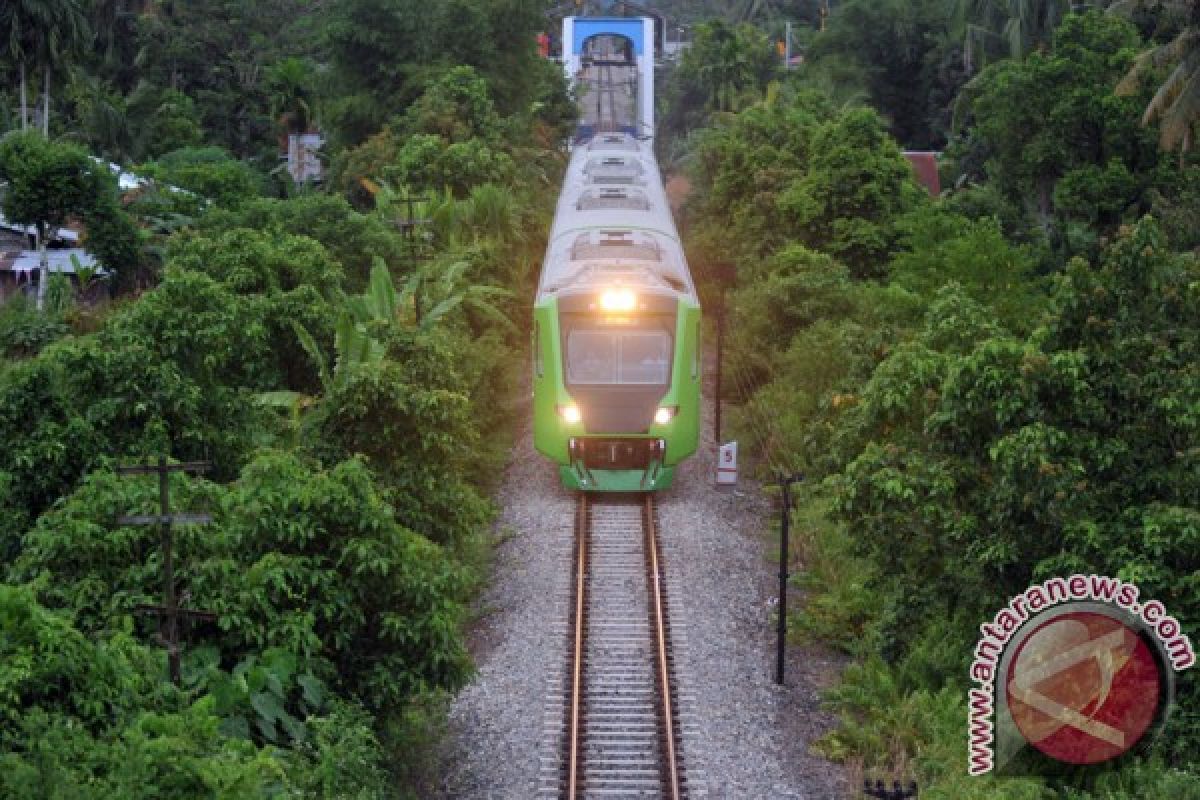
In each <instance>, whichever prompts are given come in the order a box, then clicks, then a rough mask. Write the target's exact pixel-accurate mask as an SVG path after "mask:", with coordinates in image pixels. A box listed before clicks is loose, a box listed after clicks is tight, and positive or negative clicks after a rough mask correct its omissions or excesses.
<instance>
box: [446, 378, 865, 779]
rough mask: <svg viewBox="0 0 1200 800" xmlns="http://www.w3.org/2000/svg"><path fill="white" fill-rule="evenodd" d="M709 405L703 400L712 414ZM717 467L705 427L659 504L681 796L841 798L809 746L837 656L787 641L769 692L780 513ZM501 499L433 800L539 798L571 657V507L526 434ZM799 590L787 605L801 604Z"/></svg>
mask: <svg viewBox="0 0 1200 800" xmlns="http://www.w3.org/2000/svg"><path fill="white" fill-rule="evenodd" d="M711 373H712V371H711V370H709V374H711ZM707 388H708V387H706V389H707ZM711 408H712V403H711V391H706V403H705V412H706V417H707V416H708V415H710V414H711ZM525 418H526V419H527V418H528V414H526V415H525ZM715 460H716V447H715V444H714V442H713V441H712V425H711V420H706V424H705V428H704V434H703V436H702V441H701V446H700V450H699V452H698V453H697V455H696V457H694V458H693V459H691V460H690V461H688V462H687V463H685V465H684V466H683V467H681V469H680V470H679V472H678V473H677V475H676V482H675V487H674V488H673V489H671V490H670V491H667V492H664V493H661V494H660V496H659V498H658V510H659V523H660V536H661V537H662V539H661V541H662V550H663V560H664V568H665V570H666V575H667V583H668V587H669V589H670V590H671V591H672V592H673V594H672V595H671V597H670V602H671V603H672V607H673V609H674V611H673V613H672V617H673V619H674V620H676V623H675V624H676V625H678V620H679V619H680V618H682V620H683V631H682V632H681V633H682V638H683V639H684V640H685V641H686V650H685V651H684V656H683V657H684V659H685V663H684V664H683V665H682V669H681V673H682V675H683V678H684V685H682V686H681V687H680V691H681V693H683V694H685V695H687V697H688V703H687V704H686V708H685V712H686V713H687V717H688V721H687V722H686V724H685V734H684V743H683V747H684V757H685V759H686V765H687V769H688V771H689V773H688V774H689V788H690V790H691V793H690V796H692V797H708V798H711V800H759V798H762V800H776V798H778V799H780V800H835V799H836V798H845V797H847V796H849V795H848V792H849V789H848V786H847V781H846V772H845V770H844V768H843V767H841V766H839V765H837V764H832V763H830V762H828V761H826V760H824V759H822V758H820V757H819V756H817V755H814V754H813V753H812V752H811V751H810V745H811V743H812V742H813V741H814V740H815V739H816V738H818V737H819V736H821V735H822V734H824V733H825V732H827V731H828V730H829V729H830V727H831V725H832V719H831V718H830V717H829V715H828V714H826V713H825V712H823V711H822V710H821V707H820V691H821V688H822V687H823V686H826V685H828V683H829V682H830V681H831V680H832V679H833V677H835V676H836V673H837V671H838V669H839V668H840V661H839V659H838V658H837V657H836V656H833V655H831V654H828V653H826V652H823V651H822V650H820V649H819V648H814V647H809V646H803V647H790V648H789V649H788V653H787V662H786V669H787V680H786V682H785V685H784V686H782V687H780V686H777V685H776V684H775V683H774V670H775V638H774V620H773V617H772V612H773V609H774V606H775V603H776V600H777V588H778V586H777V577H776V576H777V571H778V566H777V562H776V561H774V560H772V559H771V558H770V557H769V555H768V549H769V547H768V537H767V536H766V533H765V532H766V530H767V528H768V515H770V514H772V513H778V512H777V511H773V509H772V504H771V501H770V500H769V498H767V497H765V496H764V495H763V494H762V493H761V491H760V490H759V488H758V487H757V486H755V485H753V484H752V483H749V482H746V481H744V480H743V481H742V483H741V485H740V486H739V487H738V489H737V490H736V491H729V490H727V489H721V490H718V489H717V488H715V487H714V485H713V473H714V466H715ZM497 502H498V503H499V504H500V506H501V509H502V510H501V514H500V519H499V521H498V523H497V525H496V527H495V535H496V536H497V537H498V542H497V545H496V549H495V564H494V571H493V575H492V582H491V585H490V588H489V589H488V590H487V591H486V592H485V593H484V594H483V596H482V597H481V598H480V601H479V605H478V608H477V623H476V625H475V626H474V628H473V630H472V631H471V650H472V655H473V656H474V658H475V660H476V664H477V673H476V674H475V676H474V678H473V680H472V681H471V682H470V684H469V685H467V686H466V687H465V688H464V689H463V690H462V691H461V692H460V693H459V695H458V696H457V697H456V698H455V700H454V702H453V704H452V706H451V710H450V717H449V730H448V732H447V739H446V742H445V745H444V748H443V752H442V766H441V775H442V785H441V787H440V791H441V795H440V796H441V797H444V798H455V799H456V800H457V799H458V798H462V799H463V800H500V799H501V798H505V799H507V798H512V800H526V799H527V798H533V797H535V795H536V794H537V790H538V788H539V786H540V783H539V770H540V769H541V766H542V758H543V756H544V755H545V754H544V753H543V752H542V750H543V747H544V742H545V740H546V737H544V736H543V727H544V714H545V711H546V706H547V697H548V692H549V681H550V679H551V676H553V675H558V674H560V673H561V672H562V668H563V664H564V663H565V657H566V656H565V652H566V650H565V648H566V642H567V631H566V618H567V616H566V609H567V607H568V603H569V594H570V575H569V572H570V558H571V537H572V524H573V519H574V509H575V505H574V498H573V496H572V495H571V494H570V493H568V492H567V491H565V490H564V489H562V488H561V487H560V486H559V484H558V478H557V472H556V469H555V468H554V466H553V465H552V464H550V463H549V462H547V461H546V459H544V458H543V457H541V456H540V455H538V454H537V453H536V452H534V450H533V445H532V434H531V432H530V430H529V429H528V425H526V428H525V430H522V431H521V432H520V433H519V435H518V439H517V443H516V445H515V446H514V449H513V455H512V458H511V460H510V463H509V465H508V468H507V471H506V475H505V478H504V481H503V484H502V487H501V489H500V491H499V495H498V497H497ZM795 595H796V596H795V597H791V596H790V597H789V600H790V601H791V602H792V603H793V606H792V607H793V608H794V607H797V606H798V604H799V602H801V600H800V598H799V596H798V593H795Z"/></svg>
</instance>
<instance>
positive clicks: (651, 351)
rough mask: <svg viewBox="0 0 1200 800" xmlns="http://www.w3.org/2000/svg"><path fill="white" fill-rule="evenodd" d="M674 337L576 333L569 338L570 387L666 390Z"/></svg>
mask: <svg viewBox="0 0 1200 800" xmlns="http://www.w3.org/2000/svg"><path fill="white" fill-rule="evenodd" d="M670 369H671V336H670V334H668V333H667V332H666V331H611V330H608V331H605V330H586V329H583V330H573V331H571V332H570V333H569V334H567V383H571V384H577V385H579V384H586V385H601V384H606V385H612V384H619V385H632V386H665V385H666V384H667V383H668V381H669V378H670Z"/></svg>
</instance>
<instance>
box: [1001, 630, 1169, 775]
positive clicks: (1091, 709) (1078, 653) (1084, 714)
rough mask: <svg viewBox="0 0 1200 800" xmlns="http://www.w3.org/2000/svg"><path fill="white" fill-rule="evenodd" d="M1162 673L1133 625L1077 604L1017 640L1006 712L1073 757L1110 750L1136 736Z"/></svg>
mask: <svg viewBox="0 0 1200 800" xmlns="http://www.w3.org/2000/svg"><path fill="white" fill-rule="evenodd" d="M1162 686H1163V682H1162V677H1161V675H1160V672H1159V664H1158V661H1157V659H1155V657H1154V654H1153V652H1152V651H1151V649H1150V647H1148V646H1147V644H1146V642H1145V640H1144V639H1143V638H1142V636H1141V635H1139V634H1138V632H1137V631H1136V630H1134V629H1133V628H1131V627H1129V626H1128V625H1126V624H1125V623H1124V622H1122V621H1120V620H1119V619H1116V618H1114V617H1111V616H1108V615H1107V614H1103V613H1098V612H1092V611H1075V612H1069V613H1066V614H1062V615H1060V616H1056V617H1054V618H1053V619H1051V620H1049V621H1047V622H1045V623H1043V624H1042V625H1040V626H1038V627H1037V628H1035V629H1034V630H1033V632H1031V633H1030V634H1029V636H1028V637H1026V638H1025V640H1024V641H1023V642H1021V645H1020V647H1019V648H1018V650H1017V652H1016V654H1015V655H1014V657H1013V659H1012V660H1011V661H1010V662H1009V668H1008V675H1007V678H1006V680H1005V691H1006V693H1007V699H1008V708H1009V713H1010V714H1011V716H1012V719H1013V722H1014V723H1016V726H1017V729H1018V730H1020V732H1021V735H1022V736H1024V737H1025V739H1026V740H1028V741H1029V743H1030V744H1032V745H1033V746H1034V747H1036V748H1037V749H1038V750H1041V751H1042V752H1043V753H1045V754H1046V755H1048V756H1050V757H1051V758H1054V759H1057V760H1059V761H1065V762H1068V763H1071V764H1096V763H1098V762H1101V761H1107V760H1109V759H1111V758H1116V757H1117V756H1119V755H1121V754H1122V753H1125V752H1127V751H1128V750H1129V749H1130V748H1131V747H1133V746H1134V745H1135V744H1137V742H1138V740H1140V739H1141V738H1142V736H1143V735H1144V734H1145V733H1146V731H1147V730H1148V729H1149V728H1150V725H1151V723H1153V722H1154V719H1155V717H1156V716H1157V714H1158V710H1159V706H1160V705H1161V704H1162V699H1161V697H1162V695H1161V689H1162Z"/></svg>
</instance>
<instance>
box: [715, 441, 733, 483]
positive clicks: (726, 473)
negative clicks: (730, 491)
mask: <svg viewBox="0 0 1200 800" xmlns="http://www.w3.org/2000/svg"><path fill="white" fill-rule="evenodd" d="M736 483H737V442H729V443H728V444H723V445H721V448H720V450H719V451H718V453H717V485H718V486H733V485H735V484H736Z"/></svg>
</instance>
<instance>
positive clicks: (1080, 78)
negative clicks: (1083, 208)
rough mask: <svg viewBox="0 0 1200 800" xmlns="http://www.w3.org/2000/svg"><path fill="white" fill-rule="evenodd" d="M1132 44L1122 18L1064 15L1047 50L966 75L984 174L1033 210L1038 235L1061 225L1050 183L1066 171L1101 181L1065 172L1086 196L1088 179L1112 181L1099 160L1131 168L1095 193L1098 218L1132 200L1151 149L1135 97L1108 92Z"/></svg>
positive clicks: (1149, 167) (1149, 171)
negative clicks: (1109, 189)
mask: <svg viewBox="0 0 1200 800" xmlns="http://www.w3.org/2000/svg"><path fill="white" fill-rule="evenodd" d="M1137 49H1138V35H1137V31H1136V30H1135V29H1134V28H1133V26H1132V25H1131V24H1130V23H1128V22H1126V21H1125V20H1122V19H1119V18H1117V17H1113V16H1111V15H1106V14H1100V13H1097V12H1091V13H1088V14H1073V15H1071V16H1069V17H1067V19H1066V21H1065V22H1064V23H1063V24H1062V26H1060V27H1059V28H1058V30H1057V31H1056V33H1055V38H1054V47H1053V49H1052V50H1050V51H1049V52H1045V53H1042V52H1038V53H1033V54H1031V55H1030V56H1029V57H1028V58H1026V59H1025V60H1023V61H1012V60H1009V61H1003V62H1000V63H998V64H994V65H992V66H990V67H988V68H987V69H986V70H984V72H982V73H981V74H980V75H979V76H978V77H977V78H976V79H975V80H974V81H972V85H971V87H970V89H969V94H968V99H969V102H970V106H971V110H972V112H973V113H974V115H975V123H976V124H975V126H974V128H973V129H971V130H970V132H969V136H970V141H971V143H972V144H973V145H974V146H977V147H979V148H980V150H981V152H982V153H984V154H986V156H987V159H986V166H985V171H986V174H987V176H988V177H989V178H990V179H991V181H992V182H993V185H994V186H995V187H996V188H997V189H999V190H1000V191H1001V192H1003V193H1004V194H1005V195H1006V196H1007V197H1008V198H1009V199H1010V200H1011V201H1012V202H1014V203H1016V204H1018V205H1020V206H1023V207H1026V208H1029V209H1030V210H1031V211H1033V212H1034V213H1035V214H1036V215H1037V219H1038V223H1039V225H1040V227H1041V228H1042V230H1043V231H1044V232H1045V233H1047V234H1051V235H1053V236H1056V237H1057V236H1060V235H1061V233H1062V231H1061V230H1060V229H1059V227H1058V225H1057V223H1058V222H1059V218H1058V217H1057V215H1056V210H1055V202H1054V201H1055V197H1056V187H1058V184H1059V182H1060V181H1061V180H1063V179H1064V178H1065V177H1067V176H1070V175H1071V173H1073V172H1075V171H1077V170H1089V171H1092V172H1094V176H1093V177H1094V178H1096V179H1103V180H1102V181H1101V180H1085V178H1086V176H1085V175H1080V176H1077V177H1072V178H1071V181H1070V182H1069V183H1068V186H1071V185H1072V184H1074V187H1075V188H1076V189H1086V190H1087V192H1086V194H1085V195H1082V196H1091V197H1096V196H1097V195H1098V194H1102V192H1100V193H1098V192H1095V191H1092V190H1091V189H1088V185H1089V184H1091V185H1099V184H1100V183H1104V184H1108V185H1110V186H1113V187H1117V186H1119V185H1120V184H1121V182H1120V181H1116V180H1113V179H1115V178H1116V176H1117V173H1118V172H1119V168H1114V170H1113V171H1108V166H1107V165H1108V164H1109V162H1112V161H1117V162H1120V164H1122V165H1123V166H1124V168H1125V169H1126V170H1128V172H1129V173H1131V174H1133V175H1136V176H1138V179H1137V181H1135V182H1133V184H1132V185H1131V186H1127V187H1126V188H1127V189H1131V190H1132V191H1129V192H1128V193H1127V194H1125V195H1124V196H1123V197H1119V198H1118V197H1112V196H1109V197H1105V198H1103V200H1104V204H1105V206H1107V208H1106V209H1104V212H1105V213H1104V219H1103V220H1102V222H1103V223H1104V224H1105V225H1112V224H1113V223H1114V222H1116V221H1117V218H1119V215H1120V213H1121V212H1122V211H1123V210H1124V209H1125V207H1127V206H1129V205H1131V204H1133V203H1135V202H1137V200H1138V195H1139V194H1140V193H1141V192H1142V191H1143V190H1144V188H1145V187H1146V185H1147V184H1148V183H1150V181H1151V180H1152V179H1153V177H1154V171H1153V166H1154V165H1155V164H1156V162H1157V161H1158V158H1159V156H1158V153H1157V151H1156V150H1155V148H1154V144H1153V140H1152V139H1150V137H1149V136H1148V135H1147V134H1146V133H1144V132H1143V131H1141V130H1140V129H1139V127H1138V124H1137V108H1138V105H1139V103H1138V101H1137V100H1136V99H1135V98H1132V97H1114V96H1113V94H1112V86H1113V84H1114V83H1116V81H1117V80H1118V79H1119V78H1120V76H1121V75H1124V74H1125V73H1126V72H1127V71H1128V70H1129V67H1130V65H1131V63H1132V62H1133V59H1134V57H1135V55H1136V53H1137ZM1095 167H1099V168H1100V172H1095V171H1094V169H1093V168H1095ZM1060 196H1061V194H1060ZM1085 204H1086V203H1085ZM1077 205H1078V204H1077Z"/></svg>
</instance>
